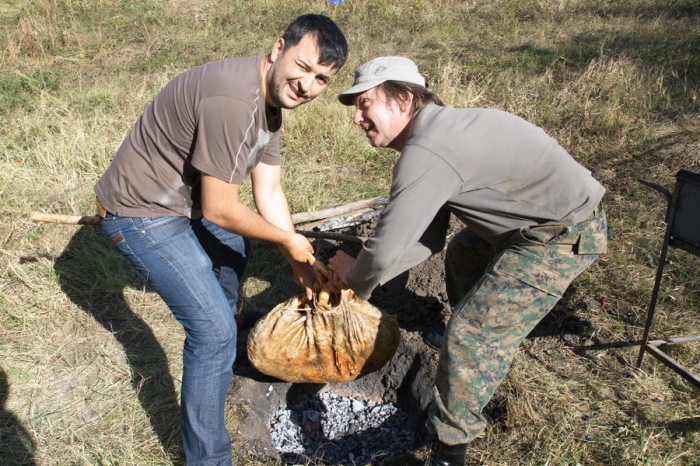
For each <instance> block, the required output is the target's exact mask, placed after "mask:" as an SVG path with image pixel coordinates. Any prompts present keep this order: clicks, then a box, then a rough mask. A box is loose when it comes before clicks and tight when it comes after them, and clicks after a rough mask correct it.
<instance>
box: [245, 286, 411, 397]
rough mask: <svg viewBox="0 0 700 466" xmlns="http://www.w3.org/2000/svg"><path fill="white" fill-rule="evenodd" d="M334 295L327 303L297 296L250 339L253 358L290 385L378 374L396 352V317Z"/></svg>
mask: <svg viewBox="0 0 700 466" xmlns="http://www.w3.org/2000/svg"><path fill="white" fill-rule="evenodd" d="M348 296H351V293H349V292H348V291H345V292H342V293H334V294H333V295H332V296H331V298H330V302H329V304H328V305H323V304H319V302H318V298H317V296H316V294H315V295H314V301H313V303H309V302H307V301H306V299H305V297H303V296H298V297H295V298H293V299H291V300H289V301H287V302H284V303H282V304H279V305H278V306H276V307H275V308H274V309H272V310H271V311H270V312H269V313H267V314H266V315H265V316H264V317H263V318H262V319H260V320H259V321H258V322H257V323H256V325H255V327H254V328H253V329H252V330H251V332H250V334H249V335H248V358H249V359H250V362H251V363H252V364H253V366H254V367H255V368H256V369H257V370H259V371H260V372H262V373H263V374H267V375H270V376H273V377H276V378H278V379H281V380H284V381H286V382H295V383H327V382H328V383H330V382H348V381H351V380H355V379H356V378H358V377H360V376H363V375H365V374H368V373H370V372H374V371H376V370H378V369H380V368H381V367H382V366H384V364H386V363H387V362H388V361H389V359H391V357H392V356H393V355H394V353H395V352H396V348H397V347H398V345H399V340H400V338H401V336H400V332H399V326H398V324H397V322H396V318H395V317H394V316H392V315H390V314H387V313H386V312H384V311H381V310H380V309H377V308H376V307H374V306H373V305H371V304H370V303H368V302H367V301H359V300H355V299H349V298H348Z"/></svg>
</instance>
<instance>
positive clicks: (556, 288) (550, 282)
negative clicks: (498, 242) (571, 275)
mask: <svg viewBox="0 0 700 466" xmlns="http://www.w3.org/2000/svg"><path fill="white" fill-rule="evenodd" d="M494 270H497V271H499V272H500V273H503V274H505V275H508V276H510V277H513V278H514V279H516V280H518V281H520V282H522V283H525V284H526V285H529V286H531V287H533V288H537V289H538V290H542V291H544V292H545V293H547V294H550V295H552V296H556V297H557V298H561V297H562V296H563V294H564V292H565V291H566V288H567V287H568V286H569V279H568V277H567V276H565V275H562V274H560V273H558V272H556V271H555V270H552V269H550V268H548V267H546V266H544V265H542V264H541V263H538V262H535V261H533V260H530V259H528V258H526V257H524V256H522V255H519V254H515V253H513V252H511V251H506V252H504V253H503V254H502V255H501V257H500V258H499V259H498V260H497V262H496V264H495V266H494Z"/></svg>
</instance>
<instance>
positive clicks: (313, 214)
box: [292, 197, 388, 225]
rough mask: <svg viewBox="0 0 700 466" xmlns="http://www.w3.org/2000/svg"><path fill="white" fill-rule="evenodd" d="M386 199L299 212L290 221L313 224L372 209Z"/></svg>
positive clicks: (380, 198)
mask: <svg viewBox="0 0 700 466" xmlns="http://www.w3.org/2000/svg"><path fill="white" fill-rule="evenodd" d="M387 201H388V198H386V197H375V198H372V199H365V200H364V201H356V202H351V203H349V204H343V205H339V206H335V207H328V208H326V209H321V210H312V211H309V212H300V213H297V214H293V215H292V221H293V222H294V224H295V225H296V224H297V223H306V222H313V221H314V220H322V219H325V218H331V217H337V216H339V215H343V214H346V213H348V212H352V211H353V210H358V209H362V208H365V207H374V206H380V205H384V204H386V203H387Z"/></svg>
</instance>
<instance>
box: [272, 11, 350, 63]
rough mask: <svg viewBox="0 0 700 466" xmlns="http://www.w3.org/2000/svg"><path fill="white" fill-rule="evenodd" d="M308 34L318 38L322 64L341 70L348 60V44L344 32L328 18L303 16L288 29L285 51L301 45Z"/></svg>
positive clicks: (317, 44)
mask: <svg viewBox="0 0 700 466" xmlns="http://www.w3.org/2000/svg"><path fill="white" fill-rule="evenodd" d="M306 34H313V35H314V36H315V37H316V46H317V47H318V55H319V59H320V63H321V64H323V65H332V66H333V67H334V68H336V69H338V70H339V69H341V68H342V67H343V65H345V60H347V58H348V43H347V42H346V40H345V36H344V35H343V31H341V30H340V28H339V27H338V26H337V25H336V24H335V23H334V22H333V20H332V19H330V18H329V17H327V16H323V15H313V14H309V15H301V16H299V17H298V18H297V19H295V20H294V21H292V23H291V24H290V25H289V26H288V27H287V30H286V31H285V32H284V35H283V36H282V39H284V50H287V49H288V48H289V47H292V46H294V45H296V44H298V43H299V41H300V40H301V39H302V37H304V36H305V35H306Z"/></svg>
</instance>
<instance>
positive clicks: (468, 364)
mask: <svg viewBox="0 0 700 466" xmlns="http://www.w3.org/2000/svg"><path fill="white" fill-rule="evenodd" d="M606 230H607V225H606V223H605V215H604V213H603V212H602V211H600V212H596V215H594V216H593V217H592V218H590V219H588V220H586V221H584V222H581V223H580V224H578V225H574V226H570V227H562V226H542V227H532V228H523V229H521V231H519V232H518V233H516V234H515V235H514V236H513V238H512V239H511V240H510V241H509V242H508V243H507V244H506V245H505V246H504V247H503V248H501V249H500V250H499V251H494V249H493V247H492V246H491V245H490V244H488V243H486V242H485V241H483V240H481V239H480V238H479V237H477V236H476V235H475V234H474V233H473V232H472V231H470V230H469V229H465V230H463V231H461V232H460V233H459V234H457V235H456V236H455V237H454V238H453V239H452V241H450V244H449V246H448V249H447V256H446V259H445V271H446V281H447V292H448V297H449V299H450V304H451V305H452V317H451V318H450V321H449V322H448V324H447V327H446V329H445V337H444V339H443V342H442V346H441V349H440V361H439V364H438V372H437V375H436V380H435V388H434V402H433V403H432V404H431V406H430V408H429V410H428V427H429V429H431V430H434V432H435V433H436V434H437V436H438V438H439V439H440V440H441V441H442V442H443V443H444V444H447V445H457V444H464V443H468V442H469V441H471V440H473V439H474V438H476V437H477V436H478V435H479V434H481V433H482V432H483V431H484V429H485V428H486V420H485V419H484V417H483V415H482V409H483V408H484V407H485V406H486V404H487V403H488V401H489V399H490V398H491V396H492V395H493V393H494V391H495V390H496V388H497V387H498V385H499V384H500V383H501V381H502V380H503V379H504V378H505V376H506V373H507V371H508V368H509V367H510V365H511V362H512V360H513V357H514V356H515V352H516V350H517V348H518V346H519V345H520V343H521V342H522V341H523V339H524V338H525V337H526V336H527V335H528V334H529V333H530V331H531V330H532V329H533V328H534V327H535V325H537V323H538V322H539V321H540V320H541V319H542V318H543V317H544V316H545V315H547V313H548V312H549V311H550V310H551V309H552V308H553V307H554V305H555V304H556V303H557V301H558V300H559V299H560V298H561V296H562V295H563V294H564V292H565V291H566V289H567V288H568V286H569V284H570V283H571V281H573V279H574V278H576V277H577V276H578V275H579V274H580V273H581V272H583V271H584V270H585V269H586V268H587V267H588V266H590V265H591V264H592V263H593V261H594V260H595V259H596V258H597V257H598V253H599V252H603V251H604V250H605V239H604V238H605V231H606ZM595 242H597V244H598V247H591V246H590V245H591V244H592V243H595ZM582 244H585V245H586V246H587V248H586V251H585V252H586V254H581V253H580V250H579V248H580V246H581V245H582Z"/></svg>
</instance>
